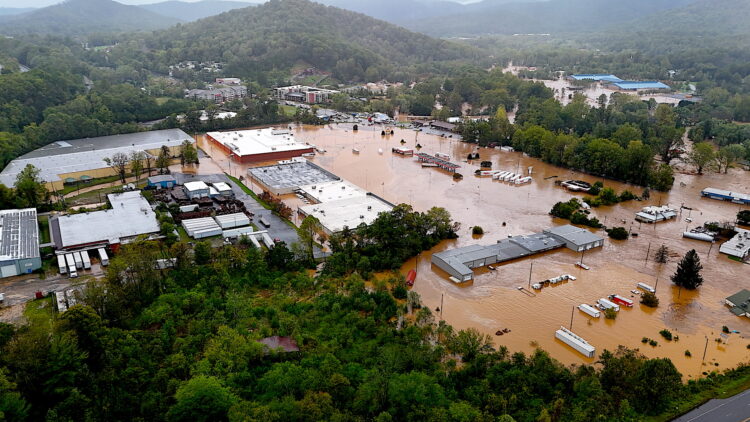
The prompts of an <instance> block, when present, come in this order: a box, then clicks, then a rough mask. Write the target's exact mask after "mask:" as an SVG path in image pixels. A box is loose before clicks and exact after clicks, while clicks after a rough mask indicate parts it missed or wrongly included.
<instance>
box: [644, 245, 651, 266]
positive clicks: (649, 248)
mask: <svg viewBox="0 0 750 422" xmlns="http://www.w3.org/2000/svg"><path fill="white" fill-rule="evenodd" d="M649 252H651V242H648V249H646V259H645V260H643V265H646V262H648V254H649Z"/></svg>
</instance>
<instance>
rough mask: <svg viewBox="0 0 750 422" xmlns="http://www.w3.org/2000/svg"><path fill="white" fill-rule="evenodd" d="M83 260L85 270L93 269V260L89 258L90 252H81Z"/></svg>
mask: <svg viewBox="0 0 750 422" xmlns="http://www.w3.org/2000/svg"><path fill="white" fill-rule="evenodd" d="M81 260H83V268H84V269H87V270H90V269H91V259H90V258H89V251H81Z"/></svg>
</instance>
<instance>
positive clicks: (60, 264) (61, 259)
mask: <svg viewBox="0 0 750 422" xmlns="http://www.w3.org/2000/svg"><path fill="white" fill-rule="evenodd" d="M57 268H59V269H60V274H67V273H68V263H67V262H65V255H57Z"/></svg>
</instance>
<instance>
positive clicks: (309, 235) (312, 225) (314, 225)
mask: <svg viewBox="0 0 750 422" xmlns="http://www.w3.org/2000/svg"><path fill="white" fill-rule="evenodd" d="M322 230H323V225H322V224H320V220H318V219H317V218H316V217H315V216H314V215H308V216H307V217H305V219H304V220H302V223H300V225H299V230H298V232H299V237H300V241H301V242H302V244H304V245H305V248H306V249H307V254H308V257H309V259H310V261H312V260H313V259H315V257H314V255H313V253H314V251H315V249H314V248H315V236H317V235H318V233H320V232H321V231H322Z"/></svg>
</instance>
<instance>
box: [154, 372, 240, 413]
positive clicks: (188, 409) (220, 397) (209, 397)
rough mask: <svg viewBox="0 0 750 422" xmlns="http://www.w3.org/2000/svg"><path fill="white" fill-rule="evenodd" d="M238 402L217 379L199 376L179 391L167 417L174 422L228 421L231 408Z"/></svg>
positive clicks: (182, 386)
mask: <svg viewBox="0 0 750 422" xmlns="http://www.w3.org/2000/svg"><path fill="white" fill-rule="evenodd" d="M236 402H237V397H235V396H234V395H233V394H232V393H231V392H230V391H229V389H228V388H226V387H224V386H223V385H221V382H220V381H219V380H218V379H217V378H214V377H207V376H205V375H198V376H196V377H194V378H191V379H190V380H189V381H187V382H186V383H185V384H183V385H181V386H180V388H178V389H177V392H176V393H175V404H174V405H173V406H172V407H171V408H170V409H169V413H168V415H167V417H168V419H169V420H170V421H174V422H181V421H185V422H187V421H190V422H210V421H226V420H228V417H227V412H228V411H229V408H230V407H231V406H232V405H233V404H234V403H236Z"/></svg>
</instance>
